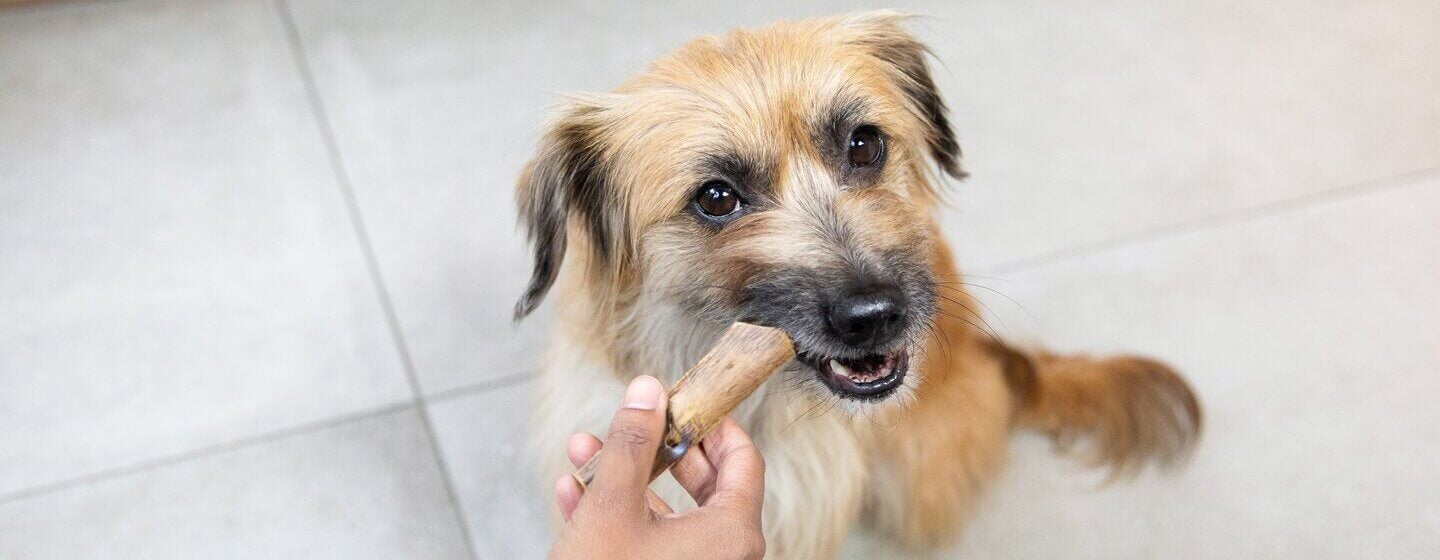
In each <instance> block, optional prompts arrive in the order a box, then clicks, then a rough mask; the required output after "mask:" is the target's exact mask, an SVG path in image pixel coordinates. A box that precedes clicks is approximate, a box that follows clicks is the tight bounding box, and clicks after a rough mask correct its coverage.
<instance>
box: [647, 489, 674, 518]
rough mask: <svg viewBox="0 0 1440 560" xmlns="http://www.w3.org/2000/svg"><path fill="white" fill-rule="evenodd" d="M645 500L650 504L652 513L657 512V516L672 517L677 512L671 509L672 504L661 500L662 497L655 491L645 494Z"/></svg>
mask: <svg viewBox="0 0 1440 560" xmlns="http://www.w3.org/2000/svg"><path fill="white" fill-rule="evenodd" d="M645 500H646V501H647V502H649V503H650V511H653V512H655V515H670V514H672V513H675V510H673V509H670V504H667V503H665V500H662V499H660V495H659V494H656V493H655V491H654V490H648V491H646V492H645Z"/></svg>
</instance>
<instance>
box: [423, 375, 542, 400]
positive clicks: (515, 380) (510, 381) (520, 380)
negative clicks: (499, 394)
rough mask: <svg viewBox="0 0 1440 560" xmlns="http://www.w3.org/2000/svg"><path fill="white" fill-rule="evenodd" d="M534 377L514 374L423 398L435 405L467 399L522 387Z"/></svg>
mask: <svg viewBox="0 0 1440 560" xmlns="http://www.w3.org/2000/svg"><path fill="white" fill-rule="evenodd" d="M534 376H535V372H533V371H522V372H520V373H517V374H514V375H507V376H505V377H501V378H499V379H493V380H490V381H481V382H478V383H470V384H467V385H461V386H459V387H454V388H451V389H446V390H444V391H440V392H437V393H432V394H430V395H429V396H426V397H425V402H427V403H431V404H434V403H437V402H443V401H448V400H452V399H459V398H464V397H468V396H471V395H478V394H481V393H488V392H490V391H498V390H500V389H504V388H506V387H512V386H515V385H523V384H525V383H527V382H529V381H530V379H531V378H532V377H534Z"/></svg>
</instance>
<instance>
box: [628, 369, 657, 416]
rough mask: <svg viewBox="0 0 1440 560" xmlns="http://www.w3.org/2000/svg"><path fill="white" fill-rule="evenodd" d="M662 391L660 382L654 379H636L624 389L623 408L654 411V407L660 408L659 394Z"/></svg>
mask: <svg viewBox="0 0 1440 560" xmlns="http://www.w3.org/2000/svg"><path fill="white" fill-rule="evenodd" d="M664 390H665V388H664V387H661V386H660V381H659V380H657V379H655V378H654V377H650V376H648V375H642V376H640V377H636V378H635V380H633V381H631V382H630V387H629V388H627V389H625V408H633V409H636V410H655V407H657V406H660V392H661V391H664Z"/></svg>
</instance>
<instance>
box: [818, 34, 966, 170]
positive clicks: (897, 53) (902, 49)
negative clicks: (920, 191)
mask: <svg viewBox="0 0 1440 560" xmlns="http://www.w3.org/2000/svg"><path fill="white" fill-rule="evenodd" d="M908 19H910V16H907V15H905V14H902V13H899V12H893V11H889V10H880V11H873V12H862V13H859V14H854V15H851V16H846V17H845V18H844V19H842V21H841V24H842V25H843V26H844V27H845V28H847V29H849V30H850V31H851V32H852V33H853V35H852V36H851V37H852V38H851V39H850V41H849V42H851V43H853V44H857V45H860V46H862V47H864V48H866V49H867V50H868V51H869V52H870V54H871V56H874V57H875V58H876V59H877V60H878V61H879V62H881V63H882V64H884V65H885V67H886V70H887V71H888V72H889V73H890V76H891V79H892V80H894V81H895V83H896V84H897V85H898V86H899V87H900V90H901V91H902V92H904V94H905V99H906V101H907V102H908V104H909V105H910V110H911V111H912V112H913V113H914V114H915V116H916V117H918V118H920V120H921V122H923V123H925V125H926V129H927V130H926V141H927V143H928V144H929V145H930V155H931V156H933V157H934V158H935V163H936V164H938V165H939V166H940V169H942V170H944V171H945V173H947V174H949V175H950V176H951V177H954V178H956V179H963V178H965V171H964V170H963V169H961V167H960V144H959V143H957V142H956V141H955V131H954V130H951V128H950V117H949V115H948V110H947V109H946V108H945V100H944V99H942V98H941V97H940V91H939V90H938V89H936V87H935V80H934V79H933V78H931V76H930V65H929V64H928V63H927V62H926V60H925V55H926V54H929V52H930V51H929V49H927V48H926V47H925V44H924V43H921V42H920V41H919V40H918V39H916V38H915V36H914V35H911V34H910V32H909V31H907V30H906V29H905V27H904V25H903V24H904V23H905V21H906V20H908Z"/></svg>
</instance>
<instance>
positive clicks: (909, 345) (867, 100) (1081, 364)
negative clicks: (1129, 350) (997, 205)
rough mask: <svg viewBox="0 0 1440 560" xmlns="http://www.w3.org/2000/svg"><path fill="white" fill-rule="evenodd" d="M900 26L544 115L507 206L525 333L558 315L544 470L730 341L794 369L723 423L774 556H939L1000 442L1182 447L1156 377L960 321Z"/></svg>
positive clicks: (743, 57) (734, 52) (772, 33)
mask: <svg viewBox="0 0 1440 560" xmlns="http://www.w3.org/2000/svg"><path fill="white" fill-rule="evenodd" d="M904 19H905V18H904V16H901V15H899V14H895V13H890V12H872V13H863V14H858V15H848V16H840V17H834V18H823V19H813V20H805V21H799V22H784V23H777V24H774V25H770V26H767V27H763V28H759V29H754V30H741V31H734V32H732V33H730V34H728V35H726V36H724V37H709V38H703V39H698V40H696V41H693V42H691V43H690V44H688V45H685V46H684V47H682V48H681V49H680V50H678V51H677V52H675V53H673V54H671V55H670V56H667V57H665V58H663V59H661V60H659V61H657V62H655V63H654V64H653V65H652V66H651V67H650V68H649V70H647V71H646V72H645V73H643V74H641V75H639V76H636V77H634V78H632V79H631V80H629V81H627V82H626V83H624V84H623V85H621V86H620V87H619V88H618V89H617V90H615V91H614V92H613V93H610V94H604V95H595V96H588V97H581V98H576V99H573V100H571V101H570V102H569V103H568V104H567V105H566V106H565V107H564V108H562V109H561V110H560V112H559V115H558V117H557V118H556V119H555V120H554V122H553V123H552V124H551V126H550V127H549V129H548V131H547V132H546V134H545V136H544V138H543V140H542V141H541V145H540V148H539V153H538V154H537V155H536V157H535V159H534V161H532V162H531V163H530V165H529V166H528V167H527V169H526V170H525V173H524V176H523V177H522V178H521V180H520V185H519V193H518V194H519V201H520V203H519V204H520V215H521V218H522V220H523V222H524V224H525V225H526V227H527V229H528V233H529V236H530V239H531V242H532V244H533V246H534V250H535V271H534V278H533V280H532V282H531V284H530V286H529V288H528V290H527V291H526V293H525V294H524V296H523V298H522V299H521V300H520V303H519V305H518V306H517V309H516V313H517V317H523V316H525V315H526V314H528V313H530V312H531V311H532V310H533V309H534V308H535V306H536V305H538V304H539V302H540V301H541V299H542V298H544V297H545V295H546V293H547V292H549V291H551V290H552V286H554V288H553V291H555V292H556V299H557V300H558V301H557V304H556V313H557V315H558V323H557V326H556V328H555V332H554V336H553V340H552V346H551V349H550V351H549V352H548V353H547V354H546V363H545V365H544V369H543V374H542V377H543V381H542V385H541V390H542V393H541V406H540V409H539V415H538V418H537V421H538V427H537V428H538V435H539V437H538V442H539V444H540V445H542V446H543V448H544V449H545V450H546V451H547V453H546V456H547V460H549V462H548V464H547V468H548V472H547V474H549V475H558V474H559V473H560V472H562V471H563V470H565V469H566V468H568V465H567V464H565V462H564V460H563V458H561V457H556V455H555V453H554V450H556V449H561V448H562V447H563V445H564V443H563V442H564V441H565V439H566V437H567V436H568V435H569V434H570V433H572V432H575V431H579V430H589V431H592V432H595V433H603V432H602V430H604V428H605V426H606V424H607V423H608V420H609V418H610V415H611V414H612V413H613V410H612V407H613V403H615V402H616V401H617V400H618V399H619V396H620V394H621V392H622V391H623V388H624V384H625V382H626V381H628V380H629V379H630V378H632V377H634V376H636V375H639V374H642V373H649V374H655V375H658V376H660V377H661V378H662V379H666V378H667V376H668V380H669V381H670V382H673V381H674V380H675V378H676V377H677V376H678V375H680V374H681V373H682V372H683V371H684V370H685V368H686V367H687V366H688V365H690V364H692V363H694V361H695V360H697V359H698V358H699V356H700V355H701V354H702V353H703V352H704V351H705V349H706V348H707V347H708V346H709V345H710V344H711V342H712V341H714V339H715V338H716V336H717V335H718V334H719V333H720V332H721V330H723V329H724V328H725V326H726V325H728V324H729V323H731V322H732V321H736V320H745V321H751V322H756V323H761V324H766V325H771V326H775V327H779V328H782V329H784V330H786V331H787V332H788V333H789V334H790V336H791V338H793V339H794V341H795V344H796V349H797V351H798V352H799V357H798V358H797V359H796V360H795V361H794V362H792V363H791V364H789V365H788V366H786V368H785V369H784V370H783V371H781V372H780V373H778V374H777V375H776V376H775V377H774V378H772V379H771V381H770V382H769V383H768V384H767V385H766V386H765V387H762V388H761V390H760V391H758V392H757V393H756V394H755V395H754V396H753V397H751V398H750V399H749V400H748V401H746V403H745V405H743V406H742V407H741V409H740V410H739V411H737V412H736V417H737V419H738V420H740V422H741V423H742V424H743V425H744V426H745V427H746V428H747V429H748V430H749V431H750V432H751V434H752V435H753V436H754V438H755V440H756V442H757V443H758V445H759V446H760V448H761V450H762V451H763V452H764V454H765V457H766V461H767V465H768V468H767V472H766V489H767V499H766V504H765V513H766V516H765V530H766V535H767V541H768V545H769V556H770V557H772V558H799V559H809V558H825V557H830V556H833V555H834V554H835V552H836V548H837V546H838V545H839V542H840V541H841V540H842V538H843V536H844V535H845V534H846V533H847V531H848V530H849V528H850V526H851V525H852V523H854V522H855V521H856V520H863V521H864V522H865V523H867V524H868V525H869V526H871V527H872V528H874V529H876V530H878V531H879V532H881V533H883V534H885V535H888V536H890V537H891V538H893V539H895V540H896V541H898V542H899V543H901V544H903V545H906V546H910V547H914V548H925V547H929V546H934V545H938V544H941V543H944V542H946V541H947V540H948V539H951V538H952V537H953V536H954V535H956V534H957V533H958V532H959V531H960V529H961V528H962V525H963V521H964V518H965V515H966V514H967V511H968V510H969V509H970V506H971V504H972V503H973V502H974V499H975V497H976V495H977V494H978V493H979V492H980V491H981V490H982V488H983V487H984V486H985V484H986V483H987V482H988V481H989V480H990V479H991V478H992V477H993V476H994V475H995V473H996V471H997V470H998V469H999V468H1000V466H1001V465H1002V464H1003V462H1004V458H1005V451H1006V440H1007V436H1008V434H1009V432H1010V430H1011V429H1012V427H1016V426H1019V427H1029V428H1037V429H1040V430H1044V431H1046V432H1048V433H1050V434H1052V435H1053V436H1054V437H1055V438H1057V441H1060V442H1062V443H1068V442H1071V441H1073V440H1075V438H1076V437H1077V436H1088V437H1089V441H1091V442H1092V443H1093V445H1092V446H1091V447H1090V450H1091V451H1092V452H1093V453H1092V455H1091V458H1092V459H1094V460H1095V461H1097V462H1108V463H1110V464H1112V465H1114V466H1116V467H1117V468H1118V469H1120V470H1122V471H1128V470H1131V469H1133V468H1134V467H1136V466H1138V465H1140V464H1142V463H1143V462H1144V461H1145V460H1147V459H1155V460H1158V461H1159V462H1161V463H1162V464H1168V463H1172V462H1175V461H1177V460H1179V459H1181V458H1183V457H1184V456H1185V455H1186V454H1187V453H1188V452H1189V450H1190V449H1191V448H1192V447H1193V445H1194V443H1195V441H1196V439H1197V437H1198V434H1199V431H1200V426H1201V414H1200V407H1199V404H1198V402H1197V401H1196V399H1195V396H1194V395H1193V394H1192V393H1191V391H1190V389H1189V388H1188V387H1187V386H1186V384H1185V382H1184V381H1183V380H1182V379H1181V378H1180V377H1179V376H1178V375H1176V374H1175V373H1174V372H1173V371H1171V370H1170V369H1169V368H1167V367H1166V366H1164V365H1162V364H1159V363H1157V362H1154V361H1150V360H1146V359H1143V358H1133V357H1120V358H1111V359H1104V360H1092V359H1088V358H1084V357H1069V356H1056V355H1051V354H1047V353H1042V352H1036V353H1026V352H1022V351H1019V350H1016V349H1013V348H1010V347H1007V346H1005V345H1003V344H1000V343H998V342H995V341H994V340H993V339H991V338H990V337H989V336H988V335H987V334H985V333H984V332H983V331H981V330H979V329H977V328H976V327H974V326H972V325H971V323H972V322H974V321H969V320H967V317H970V316H971V313H972V311H971V310H973V309H975V308H976V304H975V302H974V300H972V299H971V298H970V297H969V296H968V295H967V294H966V293H965V291H964V290H963V289H962V286H963V284H962V283H961V282H959V280H960V276H959V275H958V273H957V271H956V268H955V265H954V263H953V262H952V260H951V256H950V252H949V250H948V249H947V247H946V246H945V243H944V242H943V241H942V238H941V235H940V233H939V231H938V229H937V226H936V224H935V219H934V216H935V212H936V211H937V188H939V184H938V179H939V177H937V176H936V175H935V174H934V173H933V171H932V170H933V169H935V166H938V168H939V170H940V171H941V172H943V173H945V174H948V175H950V176H952V177H956V178H959V177H961V176H963V172H962V171H961V169H960V163H959V157H960V149H959V147H958V146H957V145H956V142H955V137H954V134H953V132H952V131H951V129H950V123H949V121H948V119H947V117H946V109H945V105H944V103H943V101H942V100H941V98H940V95H939V93H938V92H937V91H936V89H935V85H934V82H933V81H932V80H931V77H930V72H929V69H928V67H927V64H926V61H925V53H926V51H925V47H924V46H923V45H922V44H920V43H919V42H917V41H916V39H915V38H914V37H913V36H911V35H910V34H909V33H908V32H906V30H905V29H904V28H903V27H902V23H903V22H904ZM932 162H933V164H935V166H932ZM821 411H826V413H821ZM807 415H808V416H807ZM802 417H804V418H803V419H802ZM547 480H553V476H552V478H547ZM660 491H661V494H662V496H665V497H667V499H669V500H670V501H671V503H676V504H679V503H682V502H681V500H682V498H680V497H679V496H680V495H681V494H679V493H678V492H677V490H676V487H674V486H673V483H672V484H671V485H670V486H669V487H668V488H666V487H664V484H662V488H660Z"/></svg>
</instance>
